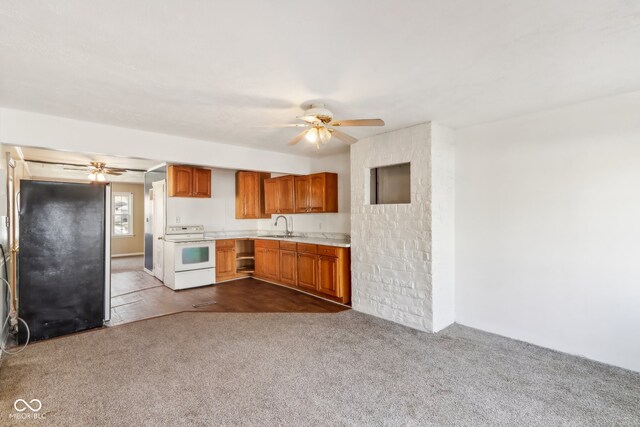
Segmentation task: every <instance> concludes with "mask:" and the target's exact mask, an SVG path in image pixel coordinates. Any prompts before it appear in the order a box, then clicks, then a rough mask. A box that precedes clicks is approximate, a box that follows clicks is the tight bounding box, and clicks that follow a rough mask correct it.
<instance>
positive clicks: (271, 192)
mask: <svg viewBox="0 0 640 427" xmlns="http://www.w3.org/2000/svg"><path fill="white" fill-rule="evenodd" d="M264 211H265V213H268V214H275V213H278V181H277V180H276V178H270V179H265V180H264Z"/></svg>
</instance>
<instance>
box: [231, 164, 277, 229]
mask: <svg viewBox="0 0 640 427" xmlns="http://www.w3.org/2000/svg"><path fill="white" fill-rule="evenodd" d="M269 176H270V174H268V173H263V172H252V171H239V172H236V218H237V219H258V218H269V216H270V215H269V214H267V213H266V211H265V202H266V198H265V194H264V187H263V183H264V182H265V181H267V180H268V179H269Z"/></svg>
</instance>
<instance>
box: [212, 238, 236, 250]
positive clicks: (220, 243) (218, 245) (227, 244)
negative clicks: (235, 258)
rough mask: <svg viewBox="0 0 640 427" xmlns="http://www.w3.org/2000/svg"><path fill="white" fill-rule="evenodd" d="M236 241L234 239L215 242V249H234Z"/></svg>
mask: <svg viewBox="0 0 640 427" xmlns="http://www.w3.org/2000/svg"><path fill="white" fill-rule="evenodd" d="M235 245H236V241H235V240H234V239H225V240H216V248H231V247H235Z"/></svg>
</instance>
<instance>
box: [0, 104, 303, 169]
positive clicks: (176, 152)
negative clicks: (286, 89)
mask: <svg viewBox="0 0 640 427" xmlns="http://www.w3.org/2000/svg"><path fill="white" fill-rule="evenodd" d="M0 143H3V144H8V145H20V146H30V147H41V148H50V149H56V150H65V151H75V152H79V153H96V154H105V155H113V156H122V157H137V158H143V159H155V160H158V162H159V163H160V162H162V161H166V162H169V163H186V164H194V165H201V166H210V167H219V168H230V169H234V168H235V169H244V170H261V171H271V172H285V173H299V174H306V173H309V172H310V170H311V159H310V158H308V157H304V156H297V155H292V154H285V153H276V152H272V151H265V150H257V149H254V148H247V147H239V146H236V145H229V144H222V143H217V142H210V141H201V140H196V139H190V138H183V137H179V136H173V135H166V134H160V133H153V132H145V131H140V130H135V129H127V128H121V127H116V126H109V125H102V124H98V123H91V122H85V121H80V120H73V119H66V118H62V117H56V116H49V115H45V114H37V113H31V112H27V111H21V110H14V109H10V108H0Z"/></svg>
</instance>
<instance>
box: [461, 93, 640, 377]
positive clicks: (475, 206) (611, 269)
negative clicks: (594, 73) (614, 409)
mask: <svg viewBox="0 0 640 427" xmlns="http://www.w3.org/2000/svg"><path fill="white" fill-rule="evenodd" d="M639 111H640V92H636V93H632V94H627V95H623V96H617V97H612V98H607V99H602V100H597V101H592V102H587V103H583V104H579V105H574V106H570V107H566V108H561V109H557V110H553V111H546V112H544V113H539V114H533V115H528V116H526V117H521V118H516V119H512V120H505V121H501V122H496V123H491V124H486V125H481V126H475V127H470V128H466V129H462V130H459V131H457V132H456V311H457V313H456V316H457V321H458V322H459V323H461V324H464V325H468V326H472V327H475V328H479V329H484V330H487V331H490V332H495V333H497V334H500V335H504V336H508V337H512V338H516V339H520V340H524V341H528V342H531V343H534V344H538V345H541V346H544V347H549V348H553V349H557V350H560V351H564V352H568V353H573V354H578V355H583V356H586V357H588V358H591V359H595V360H599V361H602V362H606V363H609V364H613V365H618V366H622V367H625V368H629V369H633V370H636V371H640V119H639V115H638V112H639Z"/></svg>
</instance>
